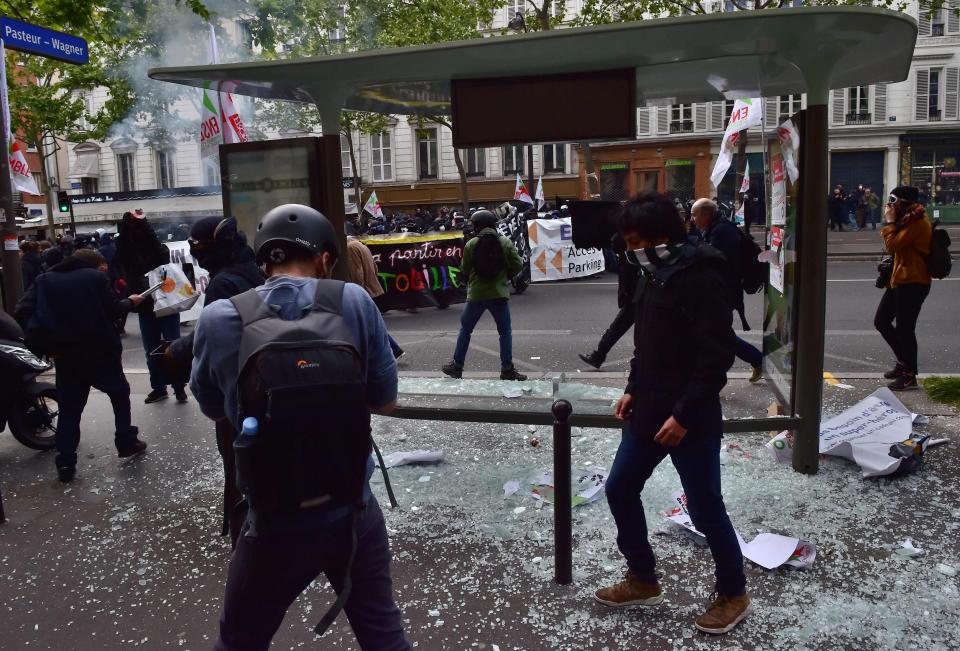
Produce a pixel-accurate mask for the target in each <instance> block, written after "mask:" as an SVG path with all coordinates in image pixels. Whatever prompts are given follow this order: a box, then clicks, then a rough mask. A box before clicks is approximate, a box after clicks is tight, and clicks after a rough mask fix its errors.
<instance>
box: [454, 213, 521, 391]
mask: <svg viewBox="0 0 960 651" xmlns="http://www.w3.org/2000/svg"><path fill="white" fill-rule="evenodd" d="M471 219H472V221H473V226H474V228H475V229H476V232H477V237H475V238H473V239H472V240H470V241H469V242H467V244H466V246H465V247H464V249H463V267H462V268H463V273H464V275H466V277H467V305H466V307H465V308H464V310H463V316H461V318H460V334H459V336H458V337H457V347H456V350H455V351H454V353H453V361H451V362H450V363H449V364H446V365H444V366H443V368H442V369H441V370H442V371H443V373H444V374H445V375H449V376H450V377H452V378H457V379H459V378H461V377H463V365H464V363H465V362H466V358H467V349H468V348H469V347H470V336H471V335H472V334H473V329H474V328H475V327H476V325H477V322H478V321H479V320H480V317H481V316H483V313H484V312H486V311H488V310H489V312H490V315H491V316H492V317H493V319H494V321H496V323H497V333H498V334H499V335H500V379H501V380H520V381H523V380H526V379H527V376H526V375H523V374H521V373H519V372H518V371H517V369H516V368H515V367H514V365H513V332H512V330H511V326H510V306H509V303H508V301H509V299H510V288H509V282H510V279H511V278H513V277H514V276H516V275H517V274H518V273H519V272H520V269H521V267H522V264H523V263H522V262H521V260H520V254H519V253H518V252H517V247H515V246H514V245H513V242H511V241H510V239H509V238H507V237H504V236H503V235H500V234H499V233H498V232H497V217H496V215H494V214H493V213H492V212H490V211H489V210H478V211H477V212H475V213H473V216H472V217H471Z"/></svg>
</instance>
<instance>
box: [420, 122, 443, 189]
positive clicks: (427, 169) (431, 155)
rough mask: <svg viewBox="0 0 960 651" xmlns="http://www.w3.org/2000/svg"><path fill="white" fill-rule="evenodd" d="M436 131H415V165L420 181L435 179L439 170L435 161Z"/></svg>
mask: <svg viewBox="0 0 960 651" xmlns="http://www.w3.org/2000/svg"><path fill="white" fill-rule="evenodd" d="M437 159H438V156H437V129H436V128H435V127H434V128H430V129H418V130H417V163H418V164H419V172H420V178H421V179H435V178H437V172H438V169H439V161H438V160H437Z"/></svg>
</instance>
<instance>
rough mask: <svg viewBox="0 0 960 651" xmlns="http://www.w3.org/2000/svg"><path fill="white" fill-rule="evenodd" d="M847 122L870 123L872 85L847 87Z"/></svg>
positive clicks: (845, 121) (845, 120)
mask: <svg viewBox="0 0 960 651" xmlns="http://www.w3.org/2000/svg"><path fill="white" fill-rule="evenodd" d="M844 123H845V124H870V87H869V86H853V87H851V88H848V89H847V114H846V117H845V119H844Z"/></svg>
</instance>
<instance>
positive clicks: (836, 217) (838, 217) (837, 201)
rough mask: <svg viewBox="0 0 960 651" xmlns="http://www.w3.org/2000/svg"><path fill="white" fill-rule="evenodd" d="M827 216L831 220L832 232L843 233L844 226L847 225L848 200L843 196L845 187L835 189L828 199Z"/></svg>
mask: <svg viewBox="0 0 960 651" xmlns="http://www.w3.org/2000/svg"><path fill="white" fill-rule="evenodd" d="M827 215H828V217H829V218H830V230H832V231H835V230H839V231H840V232H843V225H844V224H845V223H847V198H846V196H845V195H844V194H843V186H840V185H838V186H837V187H835V188H834V189H833V194H832V195H830V197H829V198H828V199H827Z"/></svg>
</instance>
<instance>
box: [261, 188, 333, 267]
mask: <svg viewBox="0 0 960 651" xmlns="http://www.w3.org/2000/svg"><path fill="white" fill-rule="evenodd" d="M337 241H338V238H337V231H336V229H335V228H334V227H333V224H331V223H330V220H329V219H327V218H326V217H324V216H323V214H322V213H321V212H320V211H318V210H315V209H314V208H311V207H310V206H303V205H300V204H297V203H288V204H284V205H282V206H277V207H276V208H274V209H273V210H271V211H270V212H268V213H267V214H266V215H264V216H263V219H261V220H260V223H259V224H257V234H256V236H255V237H254V240H253V248H254V251H255V252H256V254H257V263H258V264H263V263H265V262H270V261H271V260H270V258H269V255H270V252H271V249H270V245H271V244H275V243H279V242H287V243H289V244H294V245H297V246H300V247H302V248H303V249H306V250H307V251H309V252H310V253H313V254H314V255H320V254H321V253H323V252H324V251H328V252H330V254H331V255H333V257H334V258H336V257H337ZM273 262H281V261H280V260H273Z"/></svg>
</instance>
